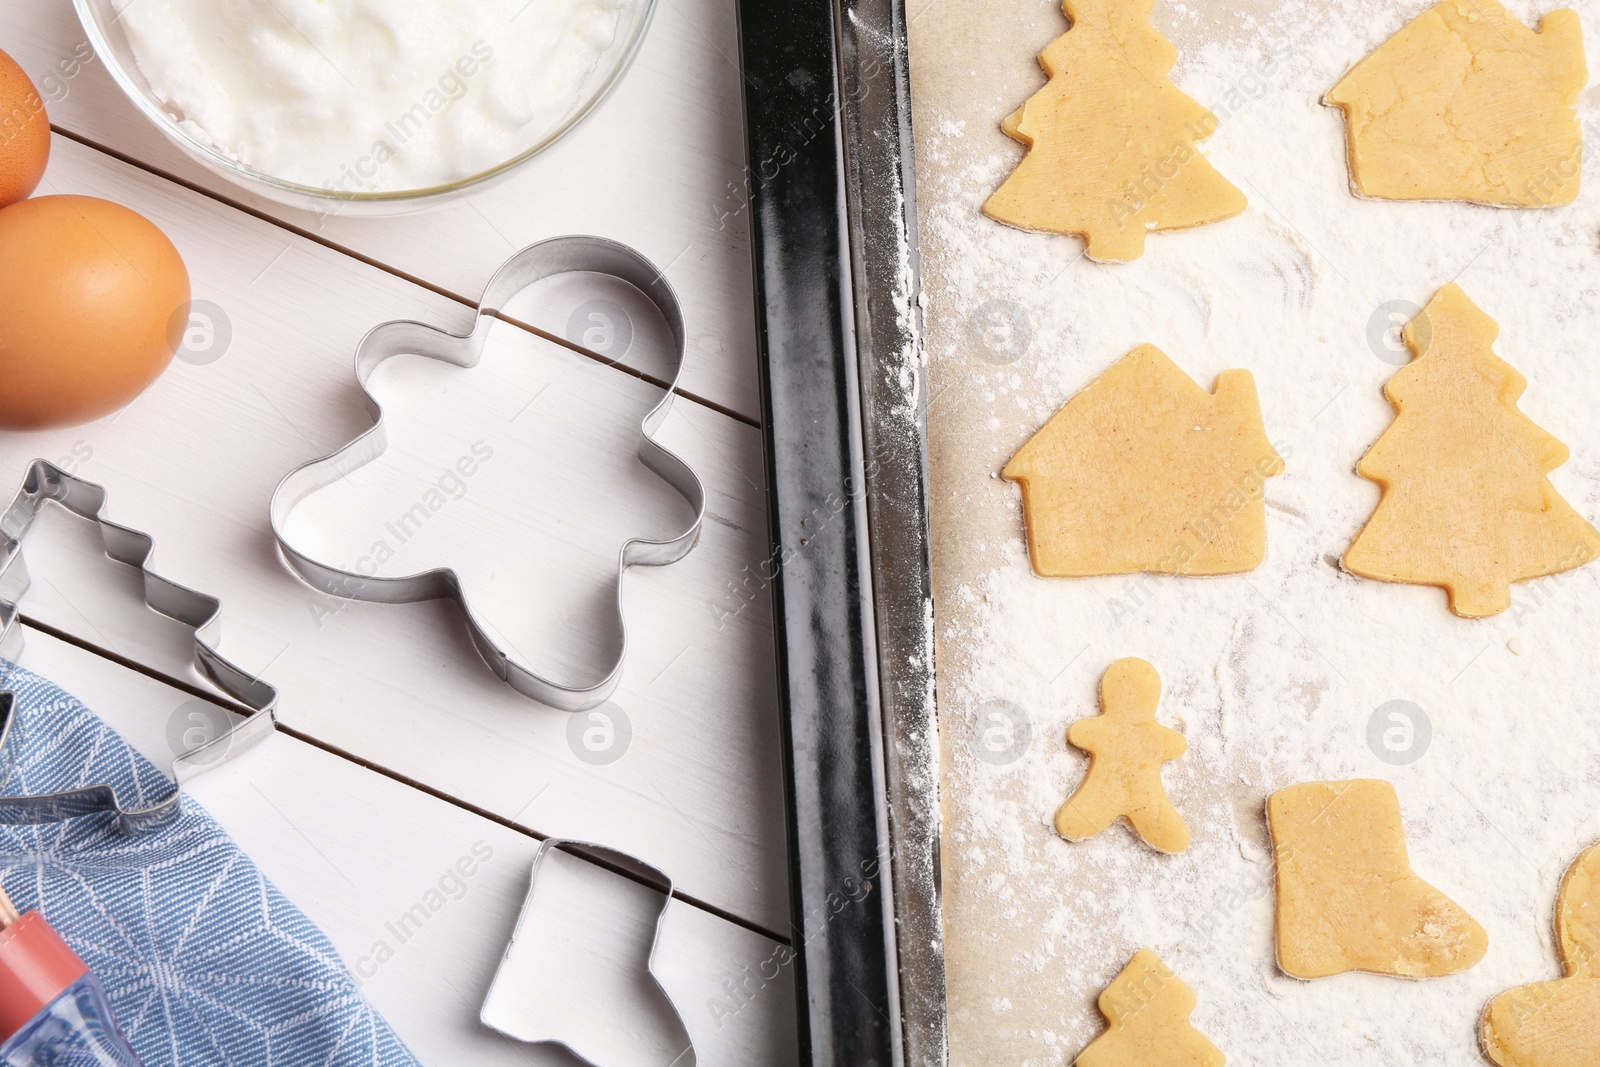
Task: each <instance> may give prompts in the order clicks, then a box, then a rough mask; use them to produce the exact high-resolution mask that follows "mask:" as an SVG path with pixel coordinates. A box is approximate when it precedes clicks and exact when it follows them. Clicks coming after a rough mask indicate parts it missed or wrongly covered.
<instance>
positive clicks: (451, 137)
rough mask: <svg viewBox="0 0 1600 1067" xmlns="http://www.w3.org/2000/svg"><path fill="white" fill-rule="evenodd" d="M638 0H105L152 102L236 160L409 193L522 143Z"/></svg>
mask: <svg viewBox="0 0 1600 1067" xmlns="http://www.w3.org/2000/svg"><path fill="white" fill-rule="evenodd" d="M637 2H639V0H119V3H118V10H119V21H120V23H121V25H122V26H123V29H124V32H125V33H126V34H127V38H128V43H129V45H130V46H131V47H132V49H133V53H134V56H135V58H136V59H137V61H138V64H139V70H140V71H141V72H142V73H143V75H144V77H145V80H146V81H147V82H148V83H149V85H150V88H151V90H152V91H153V92H154V93H155V95H156V97H157V98H158V99H159V100H160V101H161V102H162V103H163V105H164V106H165V107H166V108H167V110H168V112H169V113H170V114H172V115H174V116H175V117H176V118H178V119H179V120H180V122H181V124H182V125H183V127H184V128H185V129H186V130H188V131H189V133H191V134H192V135H193V136H195V137H196V138H198V139H199V140H200V141H201V142H203V143H206V144H210V145H212V146H213V147H215V148H216V149H217V150H218V151H220V152H222V153H223V154H224V155H226V156H228V157H230V158H233V159H237V160H238V161H240V162H241V163H244V164H245V165H246V166H249V167H251V168H252V169H254V170H256V171H259V172H261V173H263V174H267V175H270V176H271V177H274V178H280V179H285V180H288V181H292V182H296V183H299V184H302V185H310V186H315V187H318V188H325V189H336V190H338V191H340V192H346V193H360V192H380V191H390V190H406V189H420V188H425V187H429V186H435V185H441V184H444V183H447V182H451V181H456V180H459V179H462V178H467V177H471V176H473V175H476V174H480V173H482V172H484V171H486V170H488V169H490V168H492V167H494V166H497V165H498V164H501V163H504V162H506V161H508V160H510V159H512V158H513V157H515V156H517V155H519V154H520V153H522V152H523V151H525V150H527V149H528V148H531V147H533V146H534V145H535V144H537V143H538V142H539V141H540V140H541V139H542V138H544V137H545V136H546V135H547V134H549V133H551V132H552V131H554V130H555V129H556V128H557V127H558V126H559V125H560V124H561V122H562V121H563V120H564V119H565V118H567V116H568V115H570V114H571V113H572V111H573V109H574V108H575V107H577V106H578V104H579V103H580V98H581V95H582V93H583V90H584V87H585V83H586V82H587V81H588V79H589V78H590V76H591V75H592V74H593V73H594V71H595V68H596V65H597V63H598V62H599V60H600V57H601V56H602V55H603V54H604V53H605V52H606V50H607V49H608V48H610V47H611V45H612V42H613V39H614V38H615V36H616V33H617V28H618V24H619V22H620V21H621V18H622V15H623V12H624V11H625V10H629V9H631V8H632V7H633V5H634V4H635V3H637Z"/></svg>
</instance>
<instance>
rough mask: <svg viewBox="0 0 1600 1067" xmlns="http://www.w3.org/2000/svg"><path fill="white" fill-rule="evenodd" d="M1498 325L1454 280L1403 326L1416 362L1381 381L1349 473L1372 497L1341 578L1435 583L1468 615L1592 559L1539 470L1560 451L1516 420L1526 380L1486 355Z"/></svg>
mask: <svg viewBox="0 0 1600 1067" xmlns="http://www.w3.org/2000/svg"><path fill="white" fill-rule="evenodd" d="M1498 332H1499V327H1497V326H1496V325H1495V322H1494V320H1493V319H1491V318H1490V317H1489V316H1487V315H1485V314H1484V313H1483V312H1482V311H1480V310H1479V309H1478V307H1477V306H1476V305H1475V304H1473V302H1472V301H1471V300H1469V299H1467V295H1466V294H1465V293H1463V292H1462V291H1461V289H1460V287H1459V286H1457V285H1455V284H1454V283H1452V284H1450V285H1447V286H1445V287H1444V288H1443V289H1440V290H1439V292H1438V293H1437V294H1436V295H1435V296H1434V298H1433V299H1432V300H1431V301H1429V303H1428V306H1427V307H1425V308H1423V309H1422V313H1421V314H1420V315H1418V316H1417V317H1416V318H1415V319H1413V320H1412V321H1411V322H1410V323H1408V324H1407V325H1406V328H1405V334H1404V335H1405V340H1406V344H1407V345H1409V346H1410V347H1411V350H1412V351H1413V352H1414V353H1416V358H1415V359H1413V360H1412V361H1411V363H1409V364H1408V365H1406V366H1405V367H1404V368H1402V369H1401V370H1400V371H1399V372H1397V373H1396V374H1395V376H1394V377H1393V378H1390V379H1389V383H1388V384H1387V385H1385V386H1384V387H1383V391H1384V394H1385V395H1386V396H1388V398H1389V402H1390V403H1391V404H1393V405H1394V409H1395V420H1394V422H1393V423H1392V424H1390V426H1389V428H1388V429H1387V430H1385V431H1384V433H1383V436H1381V437H1379V438H1378V441H1377V443H1376V444H1374V445H1373V446H1372V448H1371V450H1370V451H1368V452H1367V454H1366V455H1365V456H1363V457H1362V458H1361V462H1360V464H1359V465H1358V466H1357V467H1356V473H1357V474H1360V475H1361V476H1362V477H1363V478H1370V479H1372V480H1373V481H1375V482H1377V483H1378V484H1379V485H1381V486H1383V497H1382V499H1380V500H1379V501H1378V507H1377V510H1376V511H1374V512H1373V513H1372V517H1371V518H1370V519H1368V520H1367V524H1366V526H1364V527H1363V528H1362V529H1361V532H1360V533H1358V534H1356V537H1355V540H1354V541H1352V542H1351V543H1350V548H1349V549H1348V550H1347V551H1346V552H1345V554H1344V566H1345V569H1346V570H1348V571H1351V572H1352V573H1355V574H1359V575H1363V576H1364V577H1367V578H1377V579H1379V580H1381V581H1385V582H1411V583H1415V584H1419V585H1437V586H1442V587H1444V588H1445V589H1447V590H1449V592H1450V609H1451V610H1452V611H1454V612H1455V613H1456V614H1457V615H1462V616H1465V617H1467V618H1481V617H1483V616H1485V615H1494V614H1497V613H1498V612H1502V611H1504V610H1506V608H1508V607H1510V606H1511V587H1510V583H1511V582H1520V581H1524V580H1526V579H1529V578H1536V577H1539V576H1540V575H1545V574H1556V573H1559V572H1561V571H1565V570H1571V569H1572V568H1573V567H1578V566H1581V565H1583V564H1585V563H1588V562H1589V561H1590V560H1592V559H1594V558H1595V556H1596V555H1600V532H1596V530H1595V528H1594V527H1593V526H1590V525H1589V524H1588V523H1587V522H1585V521H1584V520H1583V519H1582V518H1581V517H1580V516H1579V515H1578V513H1577V512H1575V511H1573V510H1572V507H1571V506H1570V505H1569V504H1568V503H1567V502H1566V501H1565V500H1563V499H1562V498H1561V494H1559V493H1557V492H1556V490H1555V487H1554V486H1552V485H1551V484H1550V482H1549V480H1548V479H1546V478H1545V473H1546V472H1548V471H1553V470H1555V469H1556V468H1557V467H1559V466H1561V464H1563V463H1565V462H1566V461H1567V448H1566V446H1565V445H1563V444H1562V443H1561V442H1560V441H1557V440H1556V439H1555V438H1554V437H1552V436H1550V435H1549V434H1547V433H1545V432H1544V431H1543V430H1541V429H1540V428H1539V427H1538V426H1535V425H1534V424H1533V422H1532V421H1531V420H1530V419H1529V418H1528V417H1527V416H1526V415H1524V414H1522V412H1520V411H1518V410H1517V398H1518V397H1520V396H1521V395H1522V391H1523V390H1524V389H1525V388H1527V384H1528V382H1527V379H1525V378H1523V376H1522V375H1520V374H1518V373H1517V372H1516V371H1515V370H1514V369H1513V368H1512V367H1510V366H1509V365H1508V364H1506V363H1505V362H1504V361H1502V360H1501V359H1500V358H1499V357H1497V356H1496V355H1495V354H1494V352H1493V351H1492V350H1491V348H1490V345H1491V344H1492V343H1493V342H1494V338H1495V334H1497V333H1498Z"/></svg>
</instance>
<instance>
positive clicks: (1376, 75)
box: [1323, 0, 1588, 207]
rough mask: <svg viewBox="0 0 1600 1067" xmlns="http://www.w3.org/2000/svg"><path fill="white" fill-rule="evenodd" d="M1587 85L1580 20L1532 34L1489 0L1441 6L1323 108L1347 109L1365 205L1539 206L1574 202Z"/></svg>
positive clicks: (1380, 52)
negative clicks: (1368, 201)
mask: <svg viewBox="0 0 1600 1067" xmlns="http://www.w3.org/2000/svg"><path fill="white" fill-rule="evenodd" d="M1587 78H1588V75H1587V72H1586V70H1585V67H1584V61H1583V35H1582V30H1581V29H1580V28H1579V25H1578V14H1577V12H1575V11H1568V10H1561V11H1552V12H1550V13H1549V14H1548V15H1546V16H1545V18H1544V21H1543V22H1542V23H1541V24H1540V27H1539V32H1538V33H1534V32H1533V31H1532V30H1530V29H1528V27H1526V26H1524V25H1523V24H1522V23H1521V22H1519V21H1517V19H1516V18H1515V17H1514V16H1512V15H1510V14H1509V13H1507V11H1506V9H1505V8H1504V7H1502V6H1500V4H1499V3H1498V2H1497V0H1441V2H1440V3H1437V4H1435V5H1434V6H1433V7H1430V8H1429V9H1428V10H1426V11H1424V12H1423V13H1422V14H1420V15H1418V16H1417V17H1416V18H1414V19H1412V20H1411V21H1410V22H1408V23H1407V24H1406V25H1405V26H1404V27H1402V28H1401V30H1400V32H1399V33H1397V34H1395V35H1394V36H1393V37H1391V38H1389V40H1387V41H1385V42H1384V43H1383V44H1382V45H1380V46H1379V47H1378V48H1377V50H1376V51H1374V52H1373V53H1372V54H1371V55H1369V56H1367V57H1366V58H1365V59H1363V60H1362V61H1361V62H1360V63H1357V64H1356V65H1355V67H1353V68H1352V69H1351V70H1350V72H1349V73H1348V74H1346V75H1345V76H1344V78H1343V79H1341V80H1340V82H1339V84H1338V85H1335V86H1334V87H1333V89H1332V90H1331V91H1329V93H1328V95H1327V96H1326V97H1325V98H1324V100H1323V103H1326V104H1330V105H1334V106H1337V107H1339V108H1340V109H1342V110H1343V111H1344V114H1345V126H1346V135H1347V138H1346V144H1347V150H1348V154H1349V160H1350V179H1351V183H1352V184H1353V185H1354V187H1355V190H1356V192H1358V193H1359V194H1361V195H1362V196H1370V197H1378V198H1380V199H1385V200H1470V201H1474V202H1476V203H1480V204H1496V205H1501V206H1505V207H1545V206H1548V205H1552V204H1569V203H1571V202H1572V201H1573V200H1574V199H1576V198H1577V195H1578V172H1579V170H1580V169H1581V164H1582V161H1583V141H1582V136H1581V134H1580V132H1579V127H1578V112H1577V103H1578V94H1579V93H1580V92H1582V91H1583V86H1584V83H1585V81H1587Z"/></svg>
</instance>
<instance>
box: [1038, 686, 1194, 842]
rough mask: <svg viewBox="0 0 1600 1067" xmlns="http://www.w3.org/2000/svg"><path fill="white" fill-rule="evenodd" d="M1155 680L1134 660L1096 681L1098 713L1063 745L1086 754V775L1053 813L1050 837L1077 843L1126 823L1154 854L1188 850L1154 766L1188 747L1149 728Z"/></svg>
mask: <svg viewBox="0 0 1600 1067" xmlns="http://www.w3.org/2000/svg"><path fill="white" fill-rule="evenodd" d="M1160 700H1161V676H1160V675H1158V674H1156V669H1155V668H1154V667H1152V666H1150V664H1148V663H1146V662H1145V661H1144V660H1142V659H1134V658H1129V659H1119V660H1117V662H1115V663H1113V664H1112V665H1111V666H1110V667H1107V668H1106V673H1105V674H1103V675H1101V677H1100V709H1101V710H1100V714H1099V715H1096V716H1094V717H1093V718H1089V719H1080V720H1078V721H1077V722H1075V723H1073V724H1072V728H1071V729H1069V730H1068V731H1067V741H1068V742H1070V743H1071V744H1073V745H1074V746H1076V747H1078V748H1081V749H1083V750H1084V751H1085V752H1087V753H1089V773H1088V774H1086V775H1084V776H1083V782H1082V783H1081V784H1080V785H1079V786H1078V788H1077V791H1076V792H1074V793H1073V794H1072V796H1071V797H1069V798H1068V799H1067V802H1066V803H1065V804H1063V805H1061V807H1060V809H1058V810H1057V811H1056V832H1057V833H1058V834H1060V835H1061V836H1062V837H1064V838H1066V839H1067V840H1068V841H1083V840H1086V839H1088V838H1091V837H1093V836H1094V835H1095V834H1098V833H1099V832H1100V831H1102V830H1104V829H1106V828H1107V827H1108V826H1110V825H1111V824H1112V823H1114V822H1116V821H1117V820H1118V819H1127V820H1128V824H1129V825H1130V826H1132V827H1133V829H1134V831H1135V832H1136V833H1138V835H1139V836H1140V837H1142V838H1144V841H1145V844H1147V845H1149V846H1150V847H1151V848H1155V849H1159V850H1161V851H1162V852H1182V851H1183V850H1184V849H1186V848H1188V847H1189V827H1188V825H1187V824H1185V823H1184V821H1183V816H1181V815H1179V814H1178V809H1176V808H1174V807H1173V806H1172V802H1171V801H1170V800H1168V799H1167V792H1166V790H1165V789H1163V788H1162V787H1161V765H1162V764H1163V763H1166V762H1167V761H1168V760H1175V759H1177V758H1178V757H1179V756H1181V755H1183V754H1184V752H1185V751H1187V750H1188V748H1189V742H1188V741H1185V740H1184V737H1183V735H1182V734H1180V733H1179V732H1178V731H1176V730H1169V729H1167V728H1166V727H1165V726H1162V725H1161V724H1160V723H1158V722H1156V704H1157V703H1158V702H1159V701H1160Z"/></svg>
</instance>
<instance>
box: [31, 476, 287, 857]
mask: <svg viewBox="0 0 1600 1067" xmlns="http://www.w3.org/2000/svg"><path fill="white" fill-rule="evenodd" d="M50 501H55V502H56V503H57V504H60V505H61V506H62V507H64V508H66V509H67V510H68V511H70V512H72V513H73V514H74V515H78V516H80V517H82V518H85V519H91V520H93V521H94V522H95V523H96V524H97V525H98V526H99V528H100V540H101V542H102V544H104V545H105V550H106V555H107V556H109V557H110V558H111V559H114V560H116V561H117V562H118V563H124V564H127V565H128V566H130V567H137V568H138V569H139V572H140V575H141V577H142V578H143V579H144V601H145V603H146V604H147V605H149V606H150V607H151V608H154V609H155V610H156V611H159V612H160V613H161V614H163V615H165V616H166V617H167V618H169V619H173V620H175V621H177V622H180V623H182V624H183V625H185V626H187V627H189V628H191V629H192V630H194V663H195V666H196V667H198V668H199V669H200V671H201V673H202V674H204V675H205V677H206V678H207V679H209V680H210V681H211V682H213V683H214V684H215V685H216V686H217V687H218V688H219V689H221V690H222V691H223V692H224V693H226V694H227V695H228V696H230V697H232V698H233V699H234V700H237V701H238V702H239V703H241V704H243V705H245V706H246V707H248V708H250V709H251V713H250V714H249V715H248V716H246V717H245V718H243V719H241V720H239V721H238V722H237V723H235V724H234V726H233V728H232V729H231V730H229V731H228V732H226V733H223V734H220V735H218V736H217V737H213V738H212V739H211V740H209V741H206V742H204V743H203V744H200V745H196V746H195V747H194V748H191V749H189V750H187V751H185V752H183V753H182V754H180V755H179V756H178V757H177V758H176V759H174V760H173V761H172V777H173V779H174V781H175V783H176V784H175V786H174V788H173V790H172V795H170V796H168V797H166V798H165V799H163V800H160V801H158V802H157V803H155V804H151V805H149V806H148V807H143V808H129V807H126V806H124V805H123V803H122V801H121V799H120V798H118V796H117V794H116V790H114V789H113V788H112V787H111V786H109V785H87V786H81V787H79V788H77V789H69V790H66V791H64V792H60V793H41V794H37V795H33V796H0V823H4V824H13V825H14V824H21V823H49V822H60V821H62V820H64V819H70V818H74V817H76V816H79V815H92V814H95V813H97V812H107V811H109V812H115V813H116V814H117V818H118V821H119V822H120V823H121V824H122V827H123V829H125V830H130V831H131V830H145V829H149V828H150V827H153V826H156V825H159V824H160V823H162V822H164V821H166V820H167V819H168V818H171V817H172V816H174V815H176V814H177V813H178V810H179V801H180V799H181V798H182V796H183V784H184V783H185V782H186V781H188V780H189V779H190V778H193V777H194V776H195V775H197V774H200V773H201V772H202V771H206V770H210V769H211V768H212V767H215V766H217V765H218V764H221V763H225V762H227V761H228V760H230V759H232V758H233V757H235V756H237V755H239V754H240V753H241V752H244V751H246V750H247V749H249V748H250V747H251V746H253V745H255V744H256V743H257V742H258V741H260V740H261V739H262V738H264V737H266V736H267V735H268V734H270V733H272V731H273V711H272V708H273V705H274V704H276V703H277V700H278V691H277V690H276V689H274V688H273V687H272V686H270V685H268V684H267V683H266V682H263V681H262V680H261V679H259V678H257V677H255V676H254V675H252V674H249V673H247V672H245V671H244V670H242V669H240V668H239V667H237V666H235V665H234V664H232V663H230V662H228V661H227V660H226V659H223V658H222V656H221V655H219V654H218V652H217V650H216V647H215V645H216V639H217V631H218V630H219V629H220V622H219V616H220V615H221V613H222V602H221V601H219V600H218V599H217V598H216V597H213V596H207V595H206V594H204V593H198V592H196V591H194V590H193V589H189V588H187V587H185V586H181V585H178V584H177V583H176V582H172V581H169V580H167V579H166V578H163V577H161V576H160V575H158V574H156V573H154V572H153V571H151V570H150V567H149V561H150V555H151V553H152V552H153V551H154V549H155V542H154V541H153V540H151V538H150V536H149V535H148V534H143V533H140V532H139V531H137V530H130V529H129V528H128V527H126V526H119V525H117V524H116V523H114V522H112V521H111V520H109V519H107V518H105V517H104V515H103V512H104V510H105V504H106V491H105V490H104V489H103V488H101V487H100V486H98V485H96V484H94V483H93V482H87V481H84V480H83V479H82V478H79V477H76V476H75V475H71V474H68V473H67V472H66V471H64V470H62V469H61V468H60V467H57V466H56V465H55V464H54V463H49V462H47V461H45V460H42V459H36V460H34V461H33V463H32V464H30V465H29V467H28V476H27V478H26V479H25V480H24V481H23V483H22V488H21V489H20V490H18V492H17V495H16V498H15V499H14V500H12V501H11V506H10V507H8V508H7V509H6V511H5V514H4V515H3V516H0V758H3V761H4V762H3V765H0V783H3V782H4V780H5V779H7V778H9V777H10V774H11V769H12V765H13V762H14V759H15V749H14V747H13V746H14V745H15V744H16V743H17V736H18V734H19V729H20V728H19V727H18V725H17V715H16V701H17V697H16V693H14V692H13V691H12V690H11V689H10V688H8V687H7V683H8V682H9V680H10V674H11V670H12V667H13V665H14V664H15V663H16V662H17V658H18V657H19V656H20V655H21V653H22V627H21V626H19V625H17V620H18V615H19V611H18V609H19V605H20V604H21V601H22V595H23V594H24V593H26V592H27V590H28V587H29V585H30V584H32V583H31V581H30V579H29V577H28V567H27V564H26V563H25V562H24V561H23V558H22V539H23V537H24V536H26V535H27V532H28V530H29V528H30V527H31V526H32V525H33V521H34V519H36V518H37V517H38V516H39V512H40V511H41V510H42V509H43V508H44V506H45V504H46V503H48V502H50Z"/></svg>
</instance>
